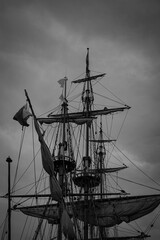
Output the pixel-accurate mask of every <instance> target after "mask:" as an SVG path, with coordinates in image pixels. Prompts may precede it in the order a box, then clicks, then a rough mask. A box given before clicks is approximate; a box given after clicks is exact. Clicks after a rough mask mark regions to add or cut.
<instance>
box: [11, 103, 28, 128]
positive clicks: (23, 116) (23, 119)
mask: <svg viewBox="0 0 160 240" xmlns="http://www.w3.org/2000/svg"><path fill="white" fill-rule="evenodd" d="M30 116H32V114H31V113H30V112H29V111H28V109H27V104H26V105H24V106H23V107H22V108H21V109H20V110H19V111H18V112H17V113H16V114H15V115H14V117H13V119H14V120H16V121H17V122H19V123H20V124H21V125H22V126H26V127H28V126H29V124H28V123H27V120H28V118H29V117H30Z"/></svg>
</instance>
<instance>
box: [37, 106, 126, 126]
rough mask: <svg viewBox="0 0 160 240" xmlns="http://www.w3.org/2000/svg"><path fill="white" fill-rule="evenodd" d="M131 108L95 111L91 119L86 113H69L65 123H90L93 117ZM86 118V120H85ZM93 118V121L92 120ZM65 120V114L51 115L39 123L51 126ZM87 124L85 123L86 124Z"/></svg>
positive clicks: (39, 119) (92, 112)
mask: <svg viewBox="0 0 160 240" xmlns="http://www.w3.org/2000/svg"><path fill="white" fill-rule="evenodd" d="M129 108H130V107H129V106H124V107H119V108H106V107H105V108H104V109H100V110H93V111H89V118H88V117H87V118H86V116H85V112H75V113H68V114H66V115H65V121H66V122H75V123H76V121H77V120H81V119H82V120H83V121H90V120H92V119H93V117H96V116H98V115H107V114H111V113H115V112H121V111H124V110H125V109H129ZM85 118H86V119H85ZM91 118H92V119H91ZM63 119H64V114H56V115H50V116H49V117H48V118H38V119H37V120H38V122H39V123H40V124H43V123H46V124H51V123H54V122H62V120H63ZM84 123H85V122H84Z"/></svg>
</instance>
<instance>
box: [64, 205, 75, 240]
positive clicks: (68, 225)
mask: <svg viewBox="0 0 160 240" xmlns="http://www.w3.org/2000/svg"><path fill="white" fill-rule="evenodd" d="M61 225H62V231H63V234H64V235H65V237H66V238H67V239H69V240H73V239H75V233H74V230H73V223H72V221H71V219H70V217H69V215H68V213H67V211H66V209H63V213H62V217H61Z"/></svg>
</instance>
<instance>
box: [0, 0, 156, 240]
mask: <svg viewBox="0 0 160 240" xmlns="http://www.w3.org/2000/svg"><path fill="white" fill-rule="evenodd" d="M159 24H160V1H159V0H157V1H156V0H99V1H97V0H85V1H83V0H80V1H78V0H66V1H65V0H64V1H61V0H59V1H54V0H52V1H51V0H50V1H49V0H44V1H41V0H26V1H23V0H20V1H16V0H14V1H9V0H1V1H0V84H1V85H0V112H1V117H0V156H1V163H0V164H1V167H0V178H1V182H0V189H1V191H0V193H1V194H5V193H6V191H7V185H6V180H7V179H6V174H7V166H6V163H5V159H6V158H7V156H8V155H10V156H11V157H12V158H13V159H14V158H16V156H17V152H16V148H17V146H18V144H19V139H18V141H17V140H16V139H15V137H17V135H18V134H19V131H20V127H19V126H18V124H17V123H15V122H14V121H13V120H12V118H13V115H14V114H15V113H16V112H17V110H18V109H19V108H20V107H21V106H22V105H23V104H24V103H25V96H24V89H27V90H28V92H29V95H30V96H31V98H32V102H33V103H34V108H35V110H36V113H37V114H40V113H41V111H42V112H44V111H45V110H46V109H47V110H48V109H50V108H52V107H53V106H55V103H56V102H55V101H56V98H58V97H59V95H60V93H61V90H60V89H59V87H58V84H57V81H58V80H59V79H60V78H62V77H64V76H65V75H67V77H68V78H69V79H71V80H72V79H73V78H75V77H76V76H78V74H81V73H82V72H84V71H85V65H84V62H83V61H84V59H85V55H86V48H87V47H89V48H90V57H91V68H92V69H94V70H96V71H99V72H106V73H107V78H106V81H108V82H107V83H106V85H107V84H108V85H107V87H108V88H109V89H111V90H112V91H113V92H114V93H115V94H116V95H118V96H119V97H120V98H121V99H123V100H124V101H125V102H126V103H127V104H128V105H129V106H131V107H132V108H131V110H130V112H129V114H128V117H127V123H126V128H124V130H123V133H122V145H123V148H124V149H125V152H127V153H128V154H129V156H132V160H134V158H135V159H136V161H138V162H139V163H141V164H142V165H143V166H144V169H145V171H146V172H147V174H149V175H150V176H151V177H152V178H154V179H155V180H156V181H157V182H159V183H160V112H159V111H160V94H159V91H160V26H159ZM16 141H17V142H16ZM155 187H157V186H155ZM0 203H2V204H1V205H2V206H4V202H3V201H1V202H0ZM1 211H2V209H1V210H0V213H1ZM159 223H160V221H159ZM157 234H159V235H160V232H159V233H157ZM157 236H158V235H157ZM152 239H155V240H158V237H157V239H156V237H154V238H152Z"/></svg>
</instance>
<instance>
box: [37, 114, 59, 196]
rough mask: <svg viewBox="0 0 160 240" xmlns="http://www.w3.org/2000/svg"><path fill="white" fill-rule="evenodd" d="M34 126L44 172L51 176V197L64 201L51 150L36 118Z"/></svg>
mask: <svg viewBox="0 0 160 240" xmlns="http://www.w3.org/2000/svg"><path fill="white" fill-rule="evenodd" d="M34 125H35V129H36V132H37V134H38V137H39V142H40V144H41V156H42V165H43V168H44V170H45V171H46V172H47V173H48V174H49V176H50V179H49V181H50V191H51V196H52V199H53V200H56V201H61V200H62V190H61V187H60V185H59V182H58V181H57V179H56V177H55V174H54V164H53V159H52V156H51V153H50V150H49V148H48V146H47V144H46V143H45V141H44V139H43V136H42V133H41V131H40V128H39V125H38V122H37V120H36V118H35V117H34Z"/></svg>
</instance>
